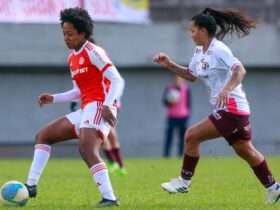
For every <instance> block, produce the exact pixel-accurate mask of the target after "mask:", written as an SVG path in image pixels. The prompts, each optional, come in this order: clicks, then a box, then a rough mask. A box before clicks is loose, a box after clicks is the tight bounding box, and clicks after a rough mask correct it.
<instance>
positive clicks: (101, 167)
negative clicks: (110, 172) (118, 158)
mask: <svg viewBox="0 0 280 210" xmlns="http://www.w3.org/2000/svg"><path fill="white" fill-rule="evenodd" d="M102 170H107V167H106V164H105V163H98V164H95V165H94V166H92V167H91V168H90V172H91V174H92V175H94V174H96V173H97V172H99V171H102Z"/></svg>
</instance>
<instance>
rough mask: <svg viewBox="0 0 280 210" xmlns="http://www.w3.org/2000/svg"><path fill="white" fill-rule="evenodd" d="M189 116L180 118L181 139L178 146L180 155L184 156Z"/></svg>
mask: <svg viewBox="0 0 280 210" xmlns="http://www.w3.org/2000/svg"><path fill="white" fill-rule="evenodd" d="M187 123H188V118H182V119H180V123H179V125H178V126H179V139H178V140H179V141H178V147H177V155H178V157H182V155H183V153H184V136H185V130H186V128H187Z"/></svg>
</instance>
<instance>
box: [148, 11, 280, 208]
mask: <svg viewBox="0 0 280 210" xmlns="http://www.w3.org/2000/svg"><path fill="white" fill-rule="evenodd" d="M251 28H255V21H254V20H253V19H251V18H250V17H248V16H246V15H244V14H243V13H241V12H240V11H238V10H229V9H228V10H216V9H212V8H206V9H205V10H204V11H203V12H202V13H200V14H197V15H195V16H194V17H193V18H192V21H191V26H190V31H191V37H192V39H193V41H194V42H195V44H196V45H197V47H196V49H195V52H194V56H193V58H192V59H191V62H190V64H189V66H188V67H184V66H181V65H179V64H177V63H175V62H174V61H172V60H171V59H170V58H169V56H168V55H166V54H164V53H159V54H157V55H156V56H155V57H154V60H153V61H154V62H155V63H157V64H159V65H161V66H163V67H165V68H166V69H168V70H169V71H171V72H173V73H175V74H177V75H179V76H181V77H183V78H185V79H187V80H190V81H195V80H196V79H200V80H202V81H203V82H204V83H205V84H206V86H207V87H208V89H209V92H210V103H211V104H212V105H213V112H212V114H211V115H210V116H209V117H207V118H205V119H203V120H202V121H200V122H198V123H196V124H195V125H193V126H192V127H190V128H189V129H187V131H186V134H185V149H184V159H183V164H182V170H181V176H180V177H178V178H175V179H172V180H170V181H169V182H166V183H163V184H161V187H162V188H163V189H164V190H166V191H168V192H171V193H179V192H180V193H184V192H188V191H189V188H190V184H191V178H192V176H193V175H194V172H195V168H196V166H197V163H198V160H199V155H200V154H199V146H200V143H202V142H204V141H206V140H211V139H215V138H218V137H221V136H222V137H224V138H225V139H226V140H227V142H228V143H229V144H230V145H231V146H232V148H233V149H234V151H235V152H236V154H237V155H238V156H239V157H241V158H242V159H244V160H245V161H246V162H247V163H248V164H249V166H250V167H251V168H252V170H253V171H254V173H255V175H256V177H257V178H258V179H259V181H260V182H261V184H262V185H263V186H264V187H265V188H266V189H267V201H268V202H269V203H275V202H277V201H278V200H279V198H280V185H279V183H277V182H276V181H275V179H274V177H273V175H272V173H271V171H270V169H269V167H268V165H267V162H266V161H265V158H264V156H263V155H262V154H261V153H260V152H259V151H257V150H256V148H255V147H254V146H253V144H252V141H251V136H252V135H251V128H250V122H249V116H250V108H249V104H248V101H247V98H246V95H245V93H244V91H243V89H242V84H241V82H242V80H243V78H244V76H245V73H246V71H245V69H244V67H243V65H242V64H241V62H240V61H239V60H238V59H237V58H236V57H235V56H234V55H233V54H232V52H231V50H230V49H229V48H228V47H227V46H226V45H225V44H224V43H223V42H222V41H221V40H222V39H223V38H224V36H225V35H226V34H228V33H234V32H236V33H237V35H238V36H239V37H241V36H242V35H244V36H245V35H248V34H249V32H250V29H251Z"/></svg>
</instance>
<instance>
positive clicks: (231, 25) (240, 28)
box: [192, 8, 256, 40]
mask: <svg viewBox="0 0 280 210" xmlns="http://www.w3.org/2000/svg"><path fill="white" fill-rule="evenodd" d="M192 20H193V21H194V22H195V24H197V25H198V26H201V27H205V28H206V29H207V31H208V32H209V35H210V36H216V37H217V38H218V39H220V40H222V39H223V38H224V37H225V36H226V35H227V34H228V33H229V34H233V33H236V34H237V36H238V37H244V36H247V35H248V34H249V33H250V30H251V28H255V27H256V22H255V20H254V19H252V18H250V17H248V16H247V15H245V14H243V13H242V12H240V11H238V10H233V9H226V10H216V9H212V8H206V9H204V10H203V12H202V13H200V14H198V15H196V16H194V17H193V18H192ZM202 20H203V21H202ZM201 23H202V24H201ZM217 26H218V27H217Z"/></svg>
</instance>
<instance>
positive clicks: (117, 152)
mask: <svg viewBox="0 0 280 210" xmlns="http://www.w3.org/2000/svg"><path fill="white" fill-rule="evenodd" d="M108 141H109V142H110V144H111V147H112V153H113V155H114V157H115V160H116V162H117V163H118V166H119V170H118V175H125V174H127V171H126V168H125V166H124V161H123V155H122V153H121V149H120V142H119V139H118V133H117V129H116V127H114V128H112V129H111V130H110V133H109V135H108Z"/></svg>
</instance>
